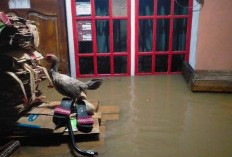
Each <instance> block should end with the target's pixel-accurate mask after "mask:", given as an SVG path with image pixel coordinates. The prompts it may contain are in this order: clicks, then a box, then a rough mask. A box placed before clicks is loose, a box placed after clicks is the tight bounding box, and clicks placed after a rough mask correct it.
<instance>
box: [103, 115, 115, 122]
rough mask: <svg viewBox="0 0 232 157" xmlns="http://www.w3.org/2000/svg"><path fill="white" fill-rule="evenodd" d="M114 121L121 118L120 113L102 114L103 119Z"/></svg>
mask: <svg viewBox="0 0 232 157" xmlns="http://www.w3.org/2000/svg"><path fill="white" fill-rule="evenodd" d="M109 120H110V121H113V120H119V114H104V115H103V116H102V121H109Z"/></svg>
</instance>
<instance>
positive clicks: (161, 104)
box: [14, 75, 232, 157]
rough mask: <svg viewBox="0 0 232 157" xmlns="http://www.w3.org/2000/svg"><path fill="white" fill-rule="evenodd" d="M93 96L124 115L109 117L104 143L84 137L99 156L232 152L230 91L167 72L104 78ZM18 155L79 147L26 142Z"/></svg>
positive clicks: (199, 156)
mask: <svg viewBox="0 0 232 157" xmlns="http://www.w3.org/2000/svg"><path fill="white" fill-rule="evenodd" d="M81 80H84V81H85V80H88V79H81ZM54 92H55V91H53V92H51V90H48V91H45V94H46V95H47V100H57V99H58V100H59V96H57V94H55V93H54ZM88 97H89V98H90V99H97V100H99V101H100V105H116V106H119V107H120V119H119V120H118V121H108V122H107V123H106V131H105V134H104V144H103V145H101V146H100V145H96V144H94V143H91V142H84V143H83V142H80V143H78V146H80V147H81V148H83V149H95V150H97V151H99V152H100V154H99V157H142V156H144V157H149V156H152V157H231V156H232V95H231V94H229V93H193V92H191V91H190V90H189V88H188V86H187V84H186V82H185V80H184V79H183V77H182V76H181V75H161V76H138V77H114V78H104V84H103V86H102V87H101V88H100V89H99V90H97V91H89V92H88ZM45 139H47V140H48V141H49V140H54V139H53V138H51V139H49V137H46V138H45ZM58 141H59V140H57V142H58ZM67 141H68V140H67ZM14 156H33V157H35V156H43V157H46V156H47V157H48V156H49V157H50V156H58V157H64V156H67V157H69V156H73V153H72V152H71V151H70V149H69V145H68V144H66V142H65V141H63V142H62V143H60V144H55V145H54V144H53V145H52V144H48V146H38V145H34V146H30V145H26V146H22V147H21V148H20V150H19V151H17V152H16V153H15V155H14Z"/></svg>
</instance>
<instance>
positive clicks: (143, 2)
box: [139, 0, 154, 16]
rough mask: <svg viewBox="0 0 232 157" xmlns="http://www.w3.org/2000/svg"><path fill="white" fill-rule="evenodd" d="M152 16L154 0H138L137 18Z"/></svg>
mask: <svg viewBox="0 0 232 157" xmlns="http://www.w3.org/2000/svg"><path fill="white" fill-rule="evenodd" d="M150 15H154V0H139V16H150Z"/></svg>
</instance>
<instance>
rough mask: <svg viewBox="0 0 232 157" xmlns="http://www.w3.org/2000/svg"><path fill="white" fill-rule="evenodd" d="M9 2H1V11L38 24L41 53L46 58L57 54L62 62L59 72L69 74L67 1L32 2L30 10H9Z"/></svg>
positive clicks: (35, 0) (34, 0) (47, 0)
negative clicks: (49, 54)
mask: <svg viewBox="0 0 232 157" xmlns="http://www.w3.org/2000/svg"><path fill="white" fill-rule="evenodd" d="M8 1H9V0H1V1H0V11H3V12H5V13H11V14H16V15H17V16H20V17H24V18H26V19H29V20H33V21H36V22H38V23H39V26H38V30H39V38H40V46H39V51H40V52H41V53H42V54H43V55H44V56H45V54H47V53H52V54H55V55H56V56H57V57H58V58H59V60H60V62H61V66H60V69H59V70H61V72H62V73H66V74H69V73H70V71H69V57H68V44H67V43H68V42H67V29H66V16H65V0H46V1H41V0H30V4H31V8H30V9H9V7H8Z"/></svg>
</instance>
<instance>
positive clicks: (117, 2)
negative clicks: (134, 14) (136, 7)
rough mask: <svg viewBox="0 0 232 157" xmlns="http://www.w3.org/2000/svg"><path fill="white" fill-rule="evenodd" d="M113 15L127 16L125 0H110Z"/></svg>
mask: <svg viewBox="0 0 232 157" xmlns="http://www.w3.org/2000/svg"><path fill="white" fill-rule="evenodd" d="M112 3H113V4H112V5H113V9H112V10H113V16H127V1H126V0H112Z"/></svg>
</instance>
